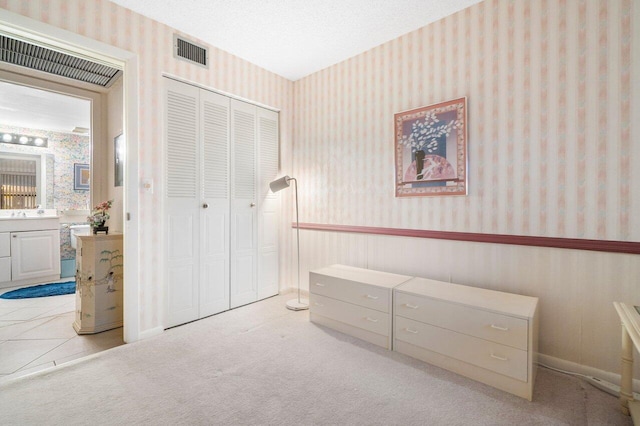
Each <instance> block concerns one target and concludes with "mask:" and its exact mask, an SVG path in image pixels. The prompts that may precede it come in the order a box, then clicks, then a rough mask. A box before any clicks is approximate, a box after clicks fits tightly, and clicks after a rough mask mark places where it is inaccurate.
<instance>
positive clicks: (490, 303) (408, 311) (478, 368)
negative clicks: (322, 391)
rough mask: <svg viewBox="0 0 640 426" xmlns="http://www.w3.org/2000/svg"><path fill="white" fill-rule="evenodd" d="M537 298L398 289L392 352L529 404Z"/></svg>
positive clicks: (435, 287)
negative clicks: (468, 379) (524, 399)
mask: <svg viewBox="0 0 640 426" xmlns="http://www.w3.org/2000/svg"><path fill="white" fill-rule="evenodd" d="M537 315H538V298H536V297H528V296H521V295H516V294H510V293H503V292H499V291H492V290H485V289H481V288H476V287H468V286H463V285H457V284H450V283H445V282H441V281H434V280H428V279H424V278H413V279H411V280H410V281H407V282H406V283H404V284H402V285H399V286H398V287H396V288H395V289H394V307H393V316H394V334H393V336H394V337H393V349H394V350H395V351H397V352H401V353H403V354H406V355H409V356H411V357H414V358H418V359H420V360H422V361H426V362H428V363H431V364H434V365H437V366H439V367H442V368H445V369H447V370H451V371H453V372H456V373H458V374H461V375H463V376H466V377H469V378H471V379H474V380H477V381H480V382H482V383H486V384H488V385H491V386H494V387H496V388H498V389H501V390H504V391H506V392H510V393H512V394H515V395H518V396H520V397H523V398H526V399H528V400H531V397H532V394H533V385H534V381H535V374H536V369H535V367H536V360H535V359H534V357H535V356H536V353H537V342H538V316H537Z"/></svg>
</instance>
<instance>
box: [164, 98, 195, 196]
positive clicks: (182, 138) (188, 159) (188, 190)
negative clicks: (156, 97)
mask: <svg viewBox="0 0 640 426" xmlns="http://www.w3.org/2000/svg"><path fill="white" fill-rule="evenodd" d="M196 108H197V103H196V99H194V98H192V97H189V96H186V95H183V94H181V93H176V92H172V91H169V92H168V94H167V196H168V197H169V198H183V197H186V198H193V197H195V196H196V184H197V181H196V152H197V142H198V141H197V139H196V131H195V129H196V125H197V123H196Z"/></svg>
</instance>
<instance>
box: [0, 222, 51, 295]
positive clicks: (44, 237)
mask: <svg viewBox="0 0 640 426" xmlns="http://www.w3.org/2000/svg"><path fill="white" fill-rule="evenodd" d="M59 279H60V222H59V219H58V217H27V218H18V219H13V218H1V219H0V288H6V287H15V286H21V285H28V284H37V283H44V282H49V281H56V280H59Z"/></svg>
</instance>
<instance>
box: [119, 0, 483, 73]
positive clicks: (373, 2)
mask: <svg viewBox="0 0 640 426" xmlns="http://www.w3.org/2000/svg"><path fill="white" fill-rule="evenodd" d="M111 1H112V2H113V3H117V4H119V5H122V6H124V7H126V8H129V9H131V10H133V11H135V12H137V13H140V14H141V15H145V16H147V17H150V18H152V19H154V20H156V21H159V22H162V23H164V24H166V25H169V26H170V27H173V28H176V29H178V30H180V31H182V32H184V33H185V34H189V35H191V36H194V37H196V38H198V39H200V40H202V41H205V42H206V43H209V44H211V45H213V46H215V47H218V48H220V49H223V50H225V51H227V52H230V53H232V54H234V55H236V56H238V57H240V58H243V59H245V60H247V61H249V62H252V63H254V64H256V65H259V66H261V67H263V68H265V69H267V70H270V71H272V72H274V73H276V74H279V75H281V76H283V77H286V78H288V79H290V80H294V81H295V80H298V79H300V78H302V77H304V76H306V75H309V74H311V73H314V72H316V71H319V70H321V69H323V68H326V67H328V66H330V65H333V64H336V63H338V62H341V61H343V60H345V59H348V58H350V57H352V56H355V55H357V54H359V53H362V52H364V51H366V50H369V49H371V48H373V47H375V46H378V45H380V44H382V43H385V42H387V41H389V40H393V39H394V38H396V37H399V36H401V35H403V34H406V33H408V32H411V31H413V30H415V29H418V28H420V27H423V26H425V25H427V24H429V23H431V22H434V21H437V20H439V19H441V18H443V17H445V16H448V15H451V14H453V13H455V12H457V11H459V10H462V9H464V8H466V7H468V6H470V5H472V4H475V3H478V2H479V1H480V0H111Z"/></svg>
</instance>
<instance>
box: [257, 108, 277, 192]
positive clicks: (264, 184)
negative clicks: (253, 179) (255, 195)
mask: <svg viewBox="0 0 640 426" xmlns="http://www.w3.org/2000/svg"><path fill="white" fill-rule="evenodd" d="M258 125H259V129H260V159H259V161H260V190H261V194H260V195H261V197H263V198H264V197H266V198H275V197H276V195H275V194H273V193H272V192H271V191H269V182H271V181H272V180H273V179H275V178H276V175H277V174H278V123H277V122H276V121H275V120H271V119H269V118H266V117H260V118H259V123H258Z"/></svg>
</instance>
